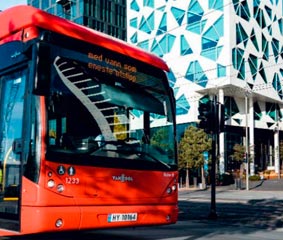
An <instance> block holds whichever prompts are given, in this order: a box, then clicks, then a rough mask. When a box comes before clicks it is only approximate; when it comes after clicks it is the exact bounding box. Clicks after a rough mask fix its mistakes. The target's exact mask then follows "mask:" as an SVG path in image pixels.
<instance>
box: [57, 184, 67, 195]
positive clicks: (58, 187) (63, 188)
mask: <svg viewBox="0 0 283 240" xmlns="http://www.w3.org/2000/svg"><path fill="white" fill-rule="evenodd" d="M64 190H65V187H64V185H63V184H58V185H57V191H58V192H59V193H61V192H63V191H64Z"/></svg>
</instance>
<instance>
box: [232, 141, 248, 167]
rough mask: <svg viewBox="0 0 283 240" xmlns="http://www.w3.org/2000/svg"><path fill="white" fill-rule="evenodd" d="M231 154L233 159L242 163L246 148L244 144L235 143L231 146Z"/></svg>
mask: <svg viewBox="0 0 283 240" xmlns="http://www.w3.org/2000/svg"><path fill="white" fill-rule="evenodd" d="M233 151H234V152H233V154H232V155H231V157H232V158H233V160H234V161H237V162H239V163H242V162H243V161H244V157H245V152H246V148H245V146H243V145H241V144H238V143H237V144H235V145H234V147H233Z"/></svg>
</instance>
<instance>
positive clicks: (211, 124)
mask: <svg viewBox="0 0 283 240" xmlns="http://www.w3.org/2000/svg"><path fill="white" fill-rule="evenodd" d="M215 110H216V109H215V106H214V102H213V101H207V102H206V103H200V104H199V108H198V111H199V115H198V119H199V120H200V122H199V127H200V128H202V129H203V130H204V131H205V132H206V133H214V132H215V131H216V126H217V125H216V124H215V123H216V119H215Z"/></svg>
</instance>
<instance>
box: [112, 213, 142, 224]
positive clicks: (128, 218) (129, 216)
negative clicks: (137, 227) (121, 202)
mask: <svg viewBox="0 0 283 240" xmlns="http://www.w3.org/2000/svg"><path fill="white" fill-rule="evenodd" d="M137 220H138V214H137V213H111V214H108V217H107V221H108V222H135V221H137Z"/></svg>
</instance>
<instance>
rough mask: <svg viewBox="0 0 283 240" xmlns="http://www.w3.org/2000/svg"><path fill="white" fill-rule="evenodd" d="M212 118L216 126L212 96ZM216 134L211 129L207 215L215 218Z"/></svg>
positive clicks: (215, 110) (216, 112)
mask: <svg viewBox="0 0 283 240" xmlns="http://www.w3.org/2000/svg"><path fill="white" fill-rule="evenodd" d="M213 104H214V113H213V115H214V119H215V121H216V123H217V124H216V126H218V124H219V120H218V119H219V118H218V111H217V101H216V97H214V101H213ZM218 134H219V131H218V129H217V131H213V132H212V151H211V155H212V156H211V172H210V186H211V200H210V213H209V215H208V218H209V219H216V218H217V213H216V191H215V189H216V154H217V151H216V149H217V147H218V143H217V142H218Z"/></svg>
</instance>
